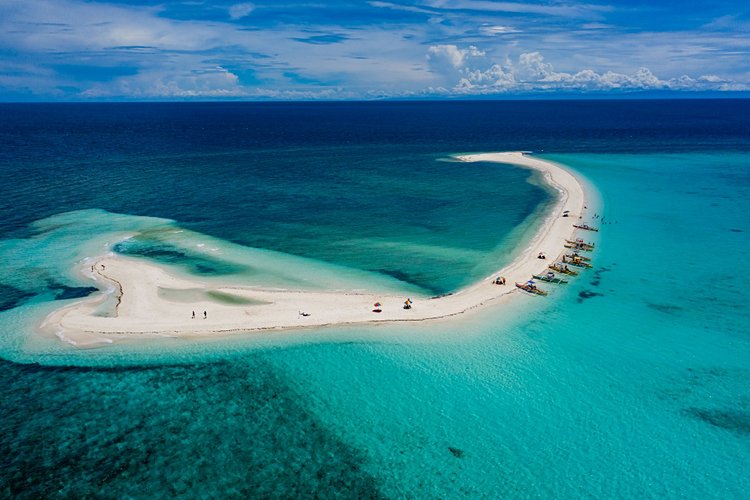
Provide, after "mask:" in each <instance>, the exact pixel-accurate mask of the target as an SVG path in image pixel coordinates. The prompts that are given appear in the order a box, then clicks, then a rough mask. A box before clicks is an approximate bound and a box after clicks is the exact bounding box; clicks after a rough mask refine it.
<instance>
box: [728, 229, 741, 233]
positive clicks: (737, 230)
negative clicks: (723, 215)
mask: <svg viewBox="0 0 750 500" xmlns="http://www.w3.org/2000/svg"><path fill="white" fill-rule="evenodd" d="M730 231H731V232H733V233H741V232H742V229H737V228H732V229H730Z"/></svg>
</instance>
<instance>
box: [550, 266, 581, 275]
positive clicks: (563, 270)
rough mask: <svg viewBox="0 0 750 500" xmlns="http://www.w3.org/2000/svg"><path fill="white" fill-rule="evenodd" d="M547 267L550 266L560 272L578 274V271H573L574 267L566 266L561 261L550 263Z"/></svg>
mask: <svg viewBox="0 0 750 500" xmlns="http://www.w3.org/2000/svg"><path fill="white" fill-rule="evenodd" d="M547 267H549V268H550V269H552V270H553V271H557V272H558V273H563V274H567V275H568V276H578V271H573V270H572V269H568V266H564V265H562V264H560V263H557V264H550V265H549V266H547Z"/></svg>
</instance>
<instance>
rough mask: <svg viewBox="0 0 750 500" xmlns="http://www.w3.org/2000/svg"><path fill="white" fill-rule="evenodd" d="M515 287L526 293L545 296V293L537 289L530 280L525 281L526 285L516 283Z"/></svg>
mask: <svg viewBox="0 0 750 500" xmlns="http://www.w3.org/2000/svg"><path fill="white" fill-rule="evenodd" d="M516 287H517V288H520V289H521V290H524V291H526V292H529V293H533V294H536V295H547V292H545V291H544V290H540V289H539V288H537V287H536V285H535V284H534V282H533V281H531V280H529V281H527V282H526V283H519V282H517V281H516Z"/></svg>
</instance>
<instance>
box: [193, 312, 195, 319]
mask: <svg viewBox="0 0 750 500" xmlns="http://www.w3.org/2000/svg"><path fill="white" fill-rule="evenodd" d="M193 319H195V311H193Z"/></svg>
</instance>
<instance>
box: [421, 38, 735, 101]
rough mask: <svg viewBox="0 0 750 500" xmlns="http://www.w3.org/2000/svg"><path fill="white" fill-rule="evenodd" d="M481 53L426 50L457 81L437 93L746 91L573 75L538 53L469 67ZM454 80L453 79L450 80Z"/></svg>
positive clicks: (727, 85) (639, 73)
mask: <svg viewBox="0 0 750 500" xmlns="http://www.w3.org/2000/svg"><path fill="white" fill-rule="evenodd" d="M470 52H472V53H477V54H482V55H484V54H485V53H484V52H483V51H481V50H479V49H478V48H476V47H471V50H470V51H469V50H468V49H466V50H462V49H459V48H458V47H456V46H437V47H430V50H429V53H428V55H437V54H439V55H441V56H442V57H443V58H445V59H447V60H448V61H450V62H451V63H452V66H453V68H452V69H453V71H449V72H447V73H446V76H447V78H451V75H452V74H453V75H455V73H456V72H457V73H458V75H457V77H454V78H457V82H456V83H455V84H454V85H453V86H452V87H451V88H450V90H445V87H442V88H443V90H442V91H441V93H448V94H460V95H481V94H493V93H507V92H536V91H583V92H587V91H636V90H693V91H695V90H746V87H747V86H745V85H742V84H737V83H734V82H731V81H727V80H723V79H721V78H719V77H718V76H716V75H703V76H699V77H697V78H693V77H690V76H688V75H681V76H679V77H675V78H670V79H666V80H665V79H661V78H659V77H657V76H656V75H655V74H654V73H653V72H652V71H651V70H650V69H648V68H645V67H641V68H638V69H637V70H636V71H634V72H633V73H629V74H628V73H619V72H614V71H606V72H603V73H599V72H597V71H595V70H593V69H589V68H586V69H581V70H579V71H576V72H563V71H556V70H555V69H554V67H553V65H552V64H551V63H548V62H546V61H545V60H544V56H542V54H540V53H539V52H525V53H522V54H520V55H519V56H518V58H517V60H516V61H515V62H513V61H511V60H509V59H507V60H506V61H505V63H504V64H497V63H493V64H491V65H490V66H489V67H488V68H487V69H482V68H476V67H471V66H470V65H469V63H470V62H471V60H470V59H468V58H467V54H468V53H470ZM454 81H455V80H454Z"/></svg>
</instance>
